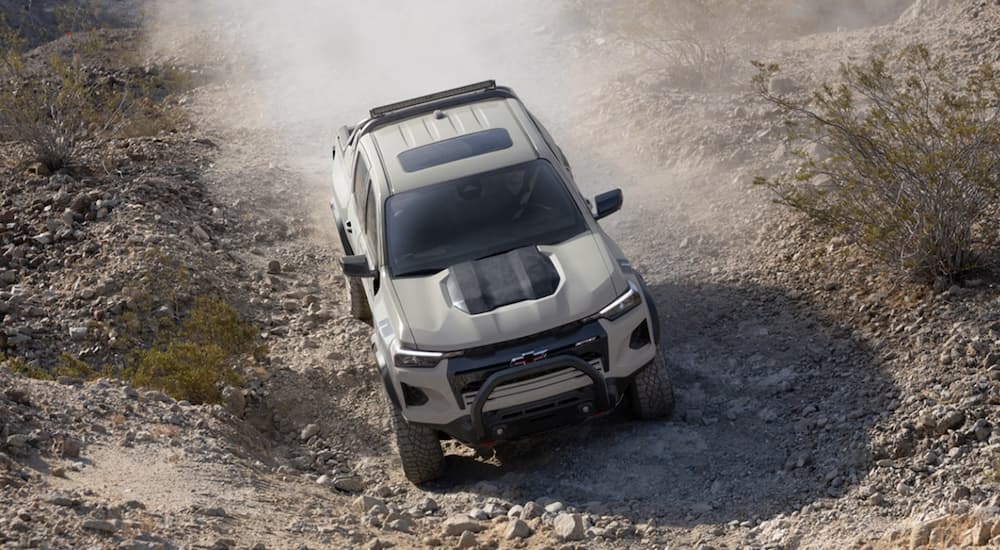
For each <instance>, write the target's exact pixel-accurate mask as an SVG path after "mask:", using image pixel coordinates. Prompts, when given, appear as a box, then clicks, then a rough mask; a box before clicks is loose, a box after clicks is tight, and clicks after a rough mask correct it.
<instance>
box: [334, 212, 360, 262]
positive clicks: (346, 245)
mask: <svg viewBox="0 0 1000 550" xmlns="http://www.w3.org/2000/svg"><path fill="white" fill-rule="evenodd" d="M330 212H331V213H333V222H334V224H335V225H336V226H337V235H338V236H339V237H340V246H341V247H343V249H344V256H353V255H354V247H352V246H351V241H349V240H348V239H347V231H346V230H345V229H344V222H343V221H342V220H341V219H340V214H338V213H337V205H336V204H334V203H333V201H330Z"/></svg>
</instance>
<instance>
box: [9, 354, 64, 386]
mask: <svg viewBox="0 0 1000 550" xmlns="http://www.w3.org/2000/svg"><path fill="white" fill-rule="evenodd" d="M0 365H2V366H5V367H7V368H9V369H10V371H11V372H13V373H14V374H17V375H19V376H24V377H26V378H34V379H36V380H51V379H52V374H51V373H49V371H47V370H45V369H43V368H41V367H39V366H37V365H32V364H31V363H28V362H27V361H25V360H24V359H21V358H20V357H7V356H6V355H4V354H3V353H0Z"/></svg>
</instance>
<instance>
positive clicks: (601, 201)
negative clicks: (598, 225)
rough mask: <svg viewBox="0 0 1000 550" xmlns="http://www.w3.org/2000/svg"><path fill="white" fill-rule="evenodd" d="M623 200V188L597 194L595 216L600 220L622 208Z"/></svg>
mask: <svg viewBox="0 0 1000 550" xmlns="http://www.w3.org/2000/svg"><path fill="white" fill-rule="evenodd" d="M622 200H623V198H622V190H621V189H614V190H612V191H607V192H605V193H601V194H600V195H597V196H596V197H594V202H595V203H597V215H596V216H594V217H595V218H596V219H598V220H599V219H601V218H606V217H608V216H610V215H611V214H614V213H615V212H617V211H619V210H621V208H622Z"/></svg>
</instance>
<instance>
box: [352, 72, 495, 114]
mask: <svg viewBox="0 0 1000 550" xmlns="http://www.w3.org/2000/svg"><path fill="white" fill-rule="evenodd" d="M496 87H497V83H496V81H495V80H484V81H482V82H477V83H475V84H469V85H468V86H462V87H460V88H452V89H450V90H444V91H443V92H435V93H433V94H428V95H423V96H420V97H415V98H413V99H407V100H406V101H400V102H397V103H390V104H389V105H383V106H381V107H375V108H374V109H372V110H371V111H370V114H371V117H372V118H376V117H380V116H382V115H384V114H387V113H391V112H393V111H399V110H401V109H406V108H407V107H413V106H415V105H421V104H423V103H430V102H431V101H436V100H438V99H444V98H446V97H454V96H457V95H462V94H468V93H471V92H478V91H481V90H492V89H494V88H496Z"/></svg>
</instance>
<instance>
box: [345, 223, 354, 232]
mask: <svg viewBox="0 0 1000 550" xmlns="http://www.w3.org/2000/svg"><path fill="white" fill-rule="evenodd" d="M344 229H345V230H346V231H347V232H348V233H353V231H351V222H347V223H345V224H344Z"/></svg>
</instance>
